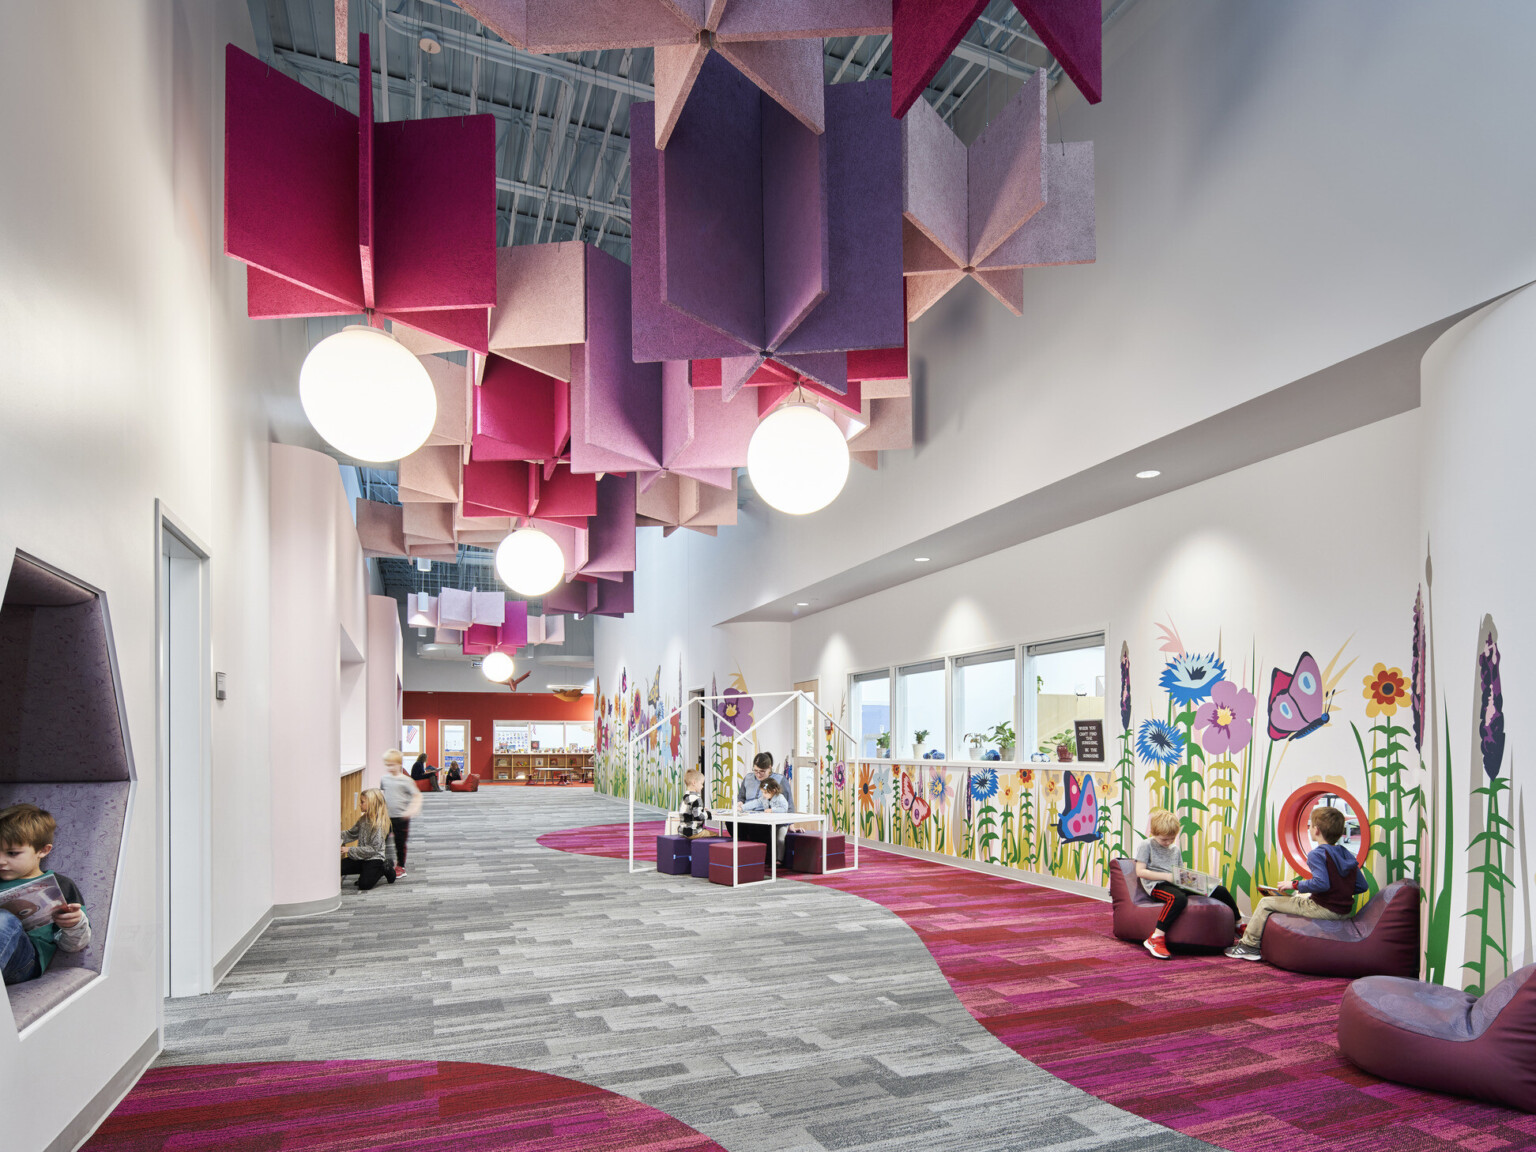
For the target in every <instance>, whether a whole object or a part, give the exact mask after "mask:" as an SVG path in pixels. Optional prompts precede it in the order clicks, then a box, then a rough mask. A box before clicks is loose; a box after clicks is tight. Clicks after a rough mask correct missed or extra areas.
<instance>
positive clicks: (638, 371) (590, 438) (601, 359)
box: [571, 248, 661, 472]
mask: <svg viewBox="0 0 1536 1152" xmlns="http://www.w3.org/2000/svg"><path fill="white" fill-rule="evenodd" d="M587 260H588V264H587V343H586V344H585V345H582V346H577V347H574V348H572V349H571V418H572V428H571V468H572V470H573V471H576V472H608V471H628V470H630V469H632V468H655V467H657V466H659V464H660V458H661V368H660V366H659V365H657V364H637V363H635V362H634V361H633V360H632V359H631V358H630V331H631V329H630V285H629V276H628V274H627V270H626V269H625V267H624V265H623V264H622V263H620V262H619V261H618V260H615V259H614V258H613V257H612V256H609V255H608V254H607V253H605V252H601V251H599V250H598V249H596V248H590V249H588V252H587Z"/></svg>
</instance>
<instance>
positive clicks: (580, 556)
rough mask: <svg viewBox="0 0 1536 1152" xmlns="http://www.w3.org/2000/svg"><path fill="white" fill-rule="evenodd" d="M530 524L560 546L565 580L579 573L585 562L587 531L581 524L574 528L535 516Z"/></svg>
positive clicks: (570, 525)
mask: <svg viewBox="0 0 1536 1152" xmlns="http://www.w3.org/2000/svg"><path fill="white" fill-rule="evenodd" d="M532 524H533V526H534V527H535V528H537V529H538V530H539V531H541V532H543V533H545V534H547V535H548V536H549V538H550V539H551V540H553V541H554V542H555V543H556V544H558V545H560V554H561V555H562V556H563V557H565V577H566V579H567V580H569V579H570V578H571V576H572V575H574V574H575V573H577V572H579V571H581V569H582V568H583V567H584V566H585V565H586V562H587V529H586V525H585V524H583V525H582V526H581V527H579V528H578V527H576V526H574V525H572V524H562V523H560V522H559V521H556V520H543V519H540V518H539V517H537V516H535V517H534V518H533V520H532Z"/></svg>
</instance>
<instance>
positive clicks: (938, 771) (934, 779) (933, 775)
mask: <svg viewBox="0 0 1536 1152" xmlns="http://www.w3.org/2000/svg"><path fill="white" fill-rule="evenodd" d="M928 799H929V800H931V801H932V802H933V806H934V807H935V808H942V807H944V805H945V804H947V803H948V802H949V772H948V771H947V770H945V769H943V768H933V769H930V772H929V776H928Z"/></svg>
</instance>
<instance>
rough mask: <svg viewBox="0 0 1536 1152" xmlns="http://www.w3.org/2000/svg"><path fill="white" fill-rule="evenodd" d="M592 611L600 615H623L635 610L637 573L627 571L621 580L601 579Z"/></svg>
mask: <svg viewBox="0 0 1536 1152" xmlns="http://www.w3.org/2000/svg"><path fill="white" fill-rule="evenodd" d="M593 587H595V588H596V589H597V595H596V601H595V603H593V606H592V611H593V612H595V613H597V614H598V615H599V616H623V615H624V614H625V613H627V612H633V611H634V610H635V574H634V573H633V572H626V573H624V575H623V578H622V579H619V580H599V581H598V582H597V583H596V584H595V585H593Z"/></svg>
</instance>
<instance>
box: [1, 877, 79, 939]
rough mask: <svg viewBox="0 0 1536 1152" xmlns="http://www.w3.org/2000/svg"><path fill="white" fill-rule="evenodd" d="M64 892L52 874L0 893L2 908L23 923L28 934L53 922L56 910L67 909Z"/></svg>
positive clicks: (35, 878) (67, 902)
mask: <svg viewBox="0 0 1536 1152" xmlns="http://www.w3.org/2000/svg"><path fill="white" fill-rule="evenodd" d="M68 904H69V901H68V900H66V899H64V891H63V889H61V888H60V887H59V882H58V881H57V880H56V879H54V877H53V874H52V873H46V874H44V875H42V876H37V877H34V878H33V879H31V880H28V881H26V882H24V883H21V884H18V885H16V886H15V887H14V888H7V889H6V890H5V891H4V892H0V908H4V909H5V910H6V911H7V912H9V913H10V914H11V915H12V916H14V917H16V919H18V920H20V921H21V926H22V927H23V928H25V929H26V930H27V931H28V932H30V931H32V930H33V929H34V928H41V927H43V926H44V925H46V924H48V923H50V922H52V920H53V913H54V911H55V910H56V909H59V908H63V907H66V906H67V905H68Z"/></svg>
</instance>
